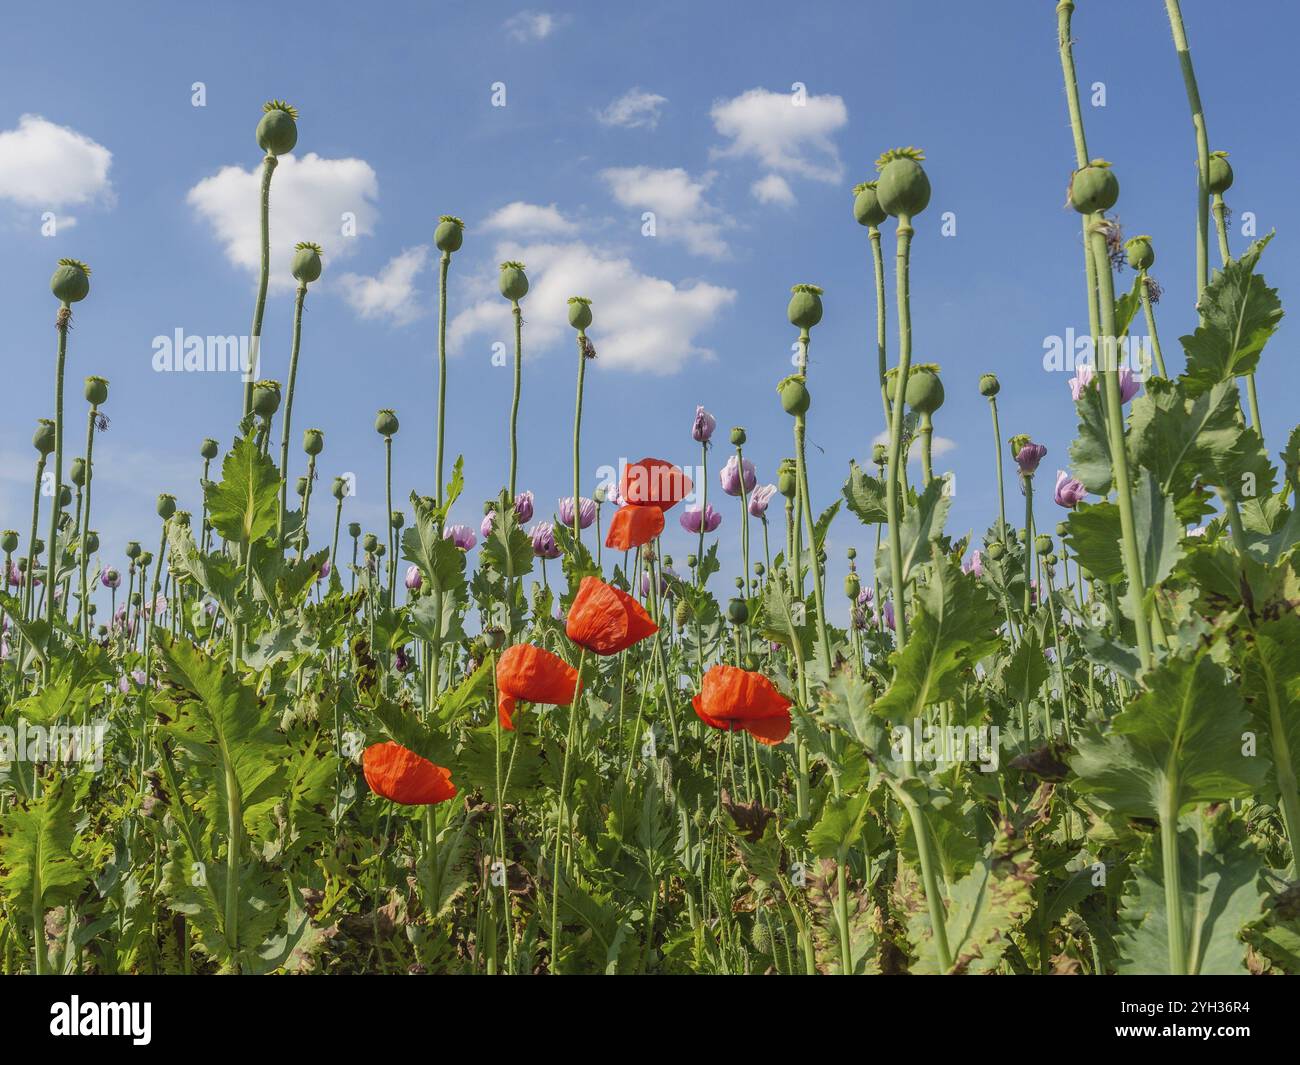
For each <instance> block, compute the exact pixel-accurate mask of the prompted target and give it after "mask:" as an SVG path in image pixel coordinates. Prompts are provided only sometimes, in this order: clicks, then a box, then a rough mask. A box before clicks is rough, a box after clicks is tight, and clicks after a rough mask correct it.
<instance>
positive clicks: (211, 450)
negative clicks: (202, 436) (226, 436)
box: [199, 438, 221, 462]
mask: <svg viewBox="0 0 1300 1065" xmlns="http://www.w3.org/2000/svg"><path fill="white" fill-rule="evenodd" d="M220 451H221V445H220V444H218V443H217V442H216V441H215V440H213V439H211V438H208V439H207V440H204V441H203V443H201V444H200V445H199V455H200V456H202V457H203V458H205V459H207V460H208V461H209V462H211V461H212V460H213V459H215V458H216V457H217V455H218V454H219V453H220Z"/></svg>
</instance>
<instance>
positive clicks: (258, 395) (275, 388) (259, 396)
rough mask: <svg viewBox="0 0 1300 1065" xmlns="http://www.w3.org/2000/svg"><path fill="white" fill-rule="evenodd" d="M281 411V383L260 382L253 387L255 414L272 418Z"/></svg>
mask: <svg viewBox="0 0 1300 1065" xmlns="http://www.w3.org/2000/svg"><path fill="white" fill-rule="evenodd" d="M279 409H280V382H279V381H258V382H257V383H256V384H254V385H253V412H254V413H255V414H260V415H261V416H262V417H263V418H270V417H272V416H273V415H274V414H275V412H276V411H278V410H279Z"/></svg>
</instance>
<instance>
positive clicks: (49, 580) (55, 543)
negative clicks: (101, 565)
mask: <svg viewBox="0 0 1300 1065" xmlns="http://www.w3.org/2000/svg"><path fill="white" fill-rule="evenodd" d="M71 324H72V307H71V306H70V305H69V304H68V303H67V302H66V301H64V302H63V304H62V305H61V306H60V308H59V315H58V324H57V328H58V334H59V349H58V357H57V361H56V363H55V367H54V499H53V502H52V504H51V506H50V536H49V539H48V540H47V541H46V548H45V550H46V555H45V557H46V560H47V561H46V564H45V587H46V592H45V623H46V625H48V626H49V630H50V631H49V632H47V633H46V634H45V649H46V654H47V656H48V654H49V651H50V649H51V647H52V645H53V643H54V607H55V599H56V598H57V597H56V596H55V594H54V586H55V582H56V581H57V580H58V573H59V563H60V562H61V561H62V559H61V557H60V554H59V511H60V510H61V509H62V501H63V500H62V497H63V371H64V367H65V366H66V364H67V361H68V328H69V327H70V326H71ZM30 576H31V575H30V574H29V577H30ZM48 668H49V667H48V663H47V665H46V670H47V671H48Z"/></svg>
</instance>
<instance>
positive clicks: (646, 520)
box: [605, 506, 664, 551]
mask: <svg viewBox="0 0 1300 1065" xmlns="http://www.w3.org/2000/svg"><path fill="white" fill-rule="evenodd" d="M663 531H664V512H663V511H662V510H660V509H659V508H658V507H633V506H627V507H619V508H618V510H616V511H614V517H613V520H612V521H610V523H609V532H608V533H606V534H605V546H606V547H608V548H611V549H612V550H614V551H631V550H632V549H633V548H637V547H640V546H641V545H642V544H648V543H649V542H650V541H651V540H653V539H654V538H655V537H656V536H658V535H659V534H660V533H661V532H663Z"/></svg>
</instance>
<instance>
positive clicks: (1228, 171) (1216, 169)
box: [1209, 152, 1232, 196]
mask: <svg viewBox="0 0 1300 1065" xmlns="http://www.w3.org/2000/svg"><path fill="white" fill-rule="evenodd" d="M1209 169H1210V184H1209V190H1210V192H1211V193H1212V194H1213V195H1215V196H1222V195H1223V194H1224V193H1225V192H1227V191H1228V190H1229V189H1230V188H1232V165H1231V164H1230V163H1229V162H1228V153H1227V152H1211V153H1210V166H1209Z"/></svg>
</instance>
